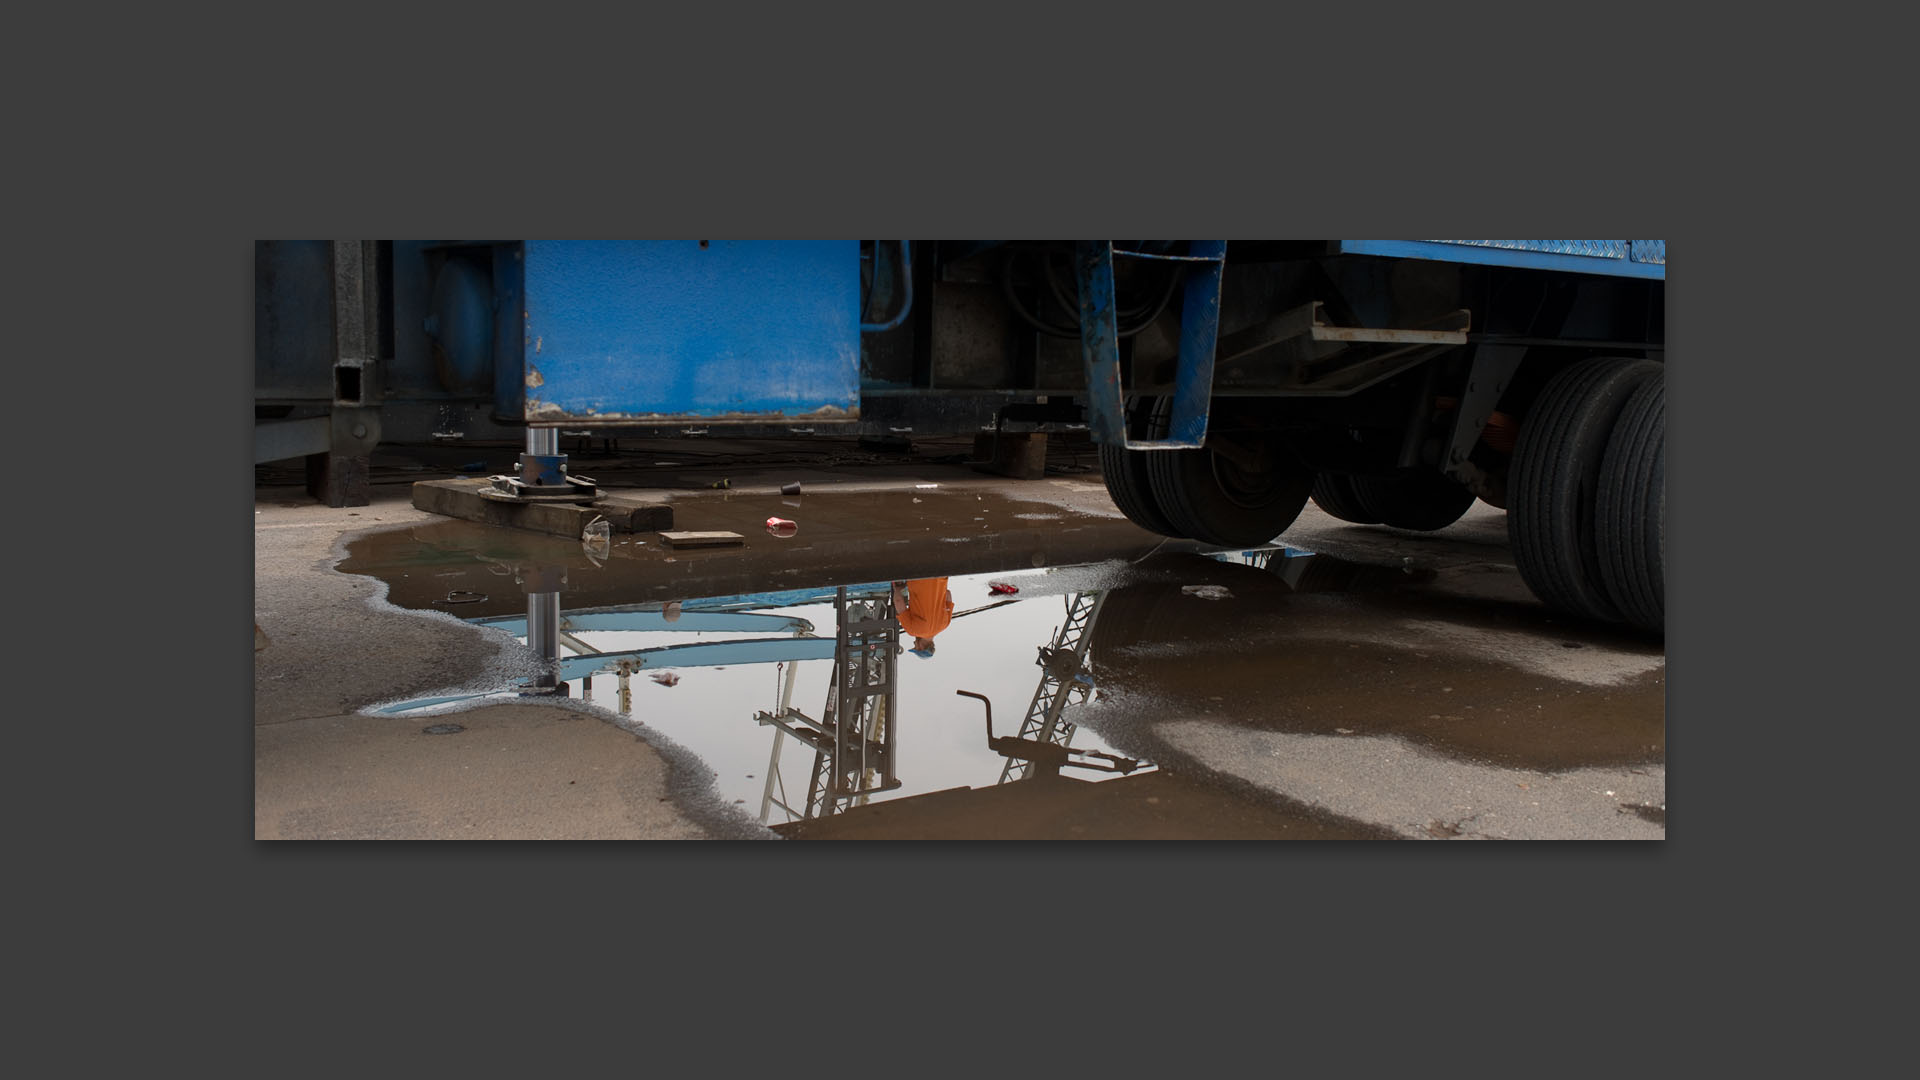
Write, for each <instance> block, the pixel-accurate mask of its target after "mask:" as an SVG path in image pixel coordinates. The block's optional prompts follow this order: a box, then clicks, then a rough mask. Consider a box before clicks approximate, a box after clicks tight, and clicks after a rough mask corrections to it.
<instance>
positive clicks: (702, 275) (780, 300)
mask: <svg viewBox="0 0 1920 1080" xmlns="http://www.w3.org/2000/svg"><path fill="white" fill-rule="evenodd" d="M503 248H504V250H497V251H496V261H495V287H496V290H497V292H496V295H497V297H498V298H499V300H500V301H502V302H501V303H500V304H499V308H498V309H497V310H498V314H499V315H500V316H503V317H504V318H503V319H502V323H505V322H507V321H509V320H512V319H513V317H514V316H516V315H517V316H518V321H519V322H520V324H521V325H520V326H519V327H517V328H512V329H511V330H509V329H508V327H506V326H504V325H499V326H497V334H496V339H495V340H496V351H495V374H496V376H497V381H496V398H497V399H498V402H497V403H498V405H499V407H500V408H501V412H502V413H503V414H505V415H512V416H517V417H518V418H519V419H523V420H525V421H526V422H527V423H529V424H535V425H539V426H566V425H576V424H577V425H580V426H591V425H595V424H620V423H636V422H661V421H689V422H708V423H721V424H724V423H727V422H741V423H766V422H783V421H793V420H804V421H807V422H809V423H830V422H832V421H835V420H856V419H858V418H859V405H860V244H859V241H857V240H769V241H749V240H528V241H524V242H522V243H520V244H515V245H503Z"/></svg>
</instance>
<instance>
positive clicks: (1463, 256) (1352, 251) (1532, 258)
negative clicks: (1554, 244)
mask: <svg viewBox="0 0 1920 1080" xmlns="http://www.w3.org/2000/svg"><path fill="white" fill-rule="evenodd" d="M1645 242H1646V241H1637V242H1636V243H1645ZM1335 243H1336V245H1337V246H1338V249H1339V251H1340V253H1341V254H1343V255H1386V256H1391V257H1394V258H1402V259H1431V260H1433V261H1435V262H1455V263H1474V264H1477V265H1481V266H1512V267H1517V268H1520V269H1528V270H1564V271H1570V272H1572V273H1576V274H1600V275H1604V276H1608V277H1635V278H1649V279H1652V280H1655V281H1665V280H1666V277H1667V266H1666V263H1665V261H1664V259H1665V251H1664V248H1663V249H1662V250H1661V259H1662V260H1663V261H1661V262H1657V263H1651V262H1635V261H1634V260H1632V259H1630V258H1603V257H1598V256H1592V255H1563V254H1559V253H1556V252H1548V251H1519V250H1515V249H1513V248H1493V247H1472V246H1468V245H1465V244H1444V243H1438V242H1435V241H1432V240H1338V241H1335Z"/></svg>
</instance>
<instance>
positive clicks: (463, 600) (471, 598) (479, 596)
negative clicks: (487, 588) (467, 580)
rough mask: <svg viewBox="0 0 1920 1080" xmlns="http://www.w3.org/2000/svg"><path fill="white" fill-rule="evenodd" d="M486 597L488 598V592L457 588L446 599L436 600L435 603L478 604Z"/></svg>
mask: <svg viewBox="0 0 1920 1080" xmlns="http://www.w3.org/2000/svg"><path fill="white" fill-rule="evenodd" d="M486 598H487V594H486V593H481V592H469V591H468V590H466V589H455V590H453V591H452V592H450V593H448V594H447V598H446V599H445V600H435V601H434V603H436V604H477V603H479V602H480V601H482V600H485V599H486Z"/></svg>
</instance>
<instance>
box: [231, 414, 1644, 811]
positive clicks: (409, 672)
mask: <svg viewBox="0 0 1920 1080" xmlns="http://www.w3.org/2000/svg"><path fill="white" fill-rule="evenodd" d="M582 449H583V450H584V449H585V448H584V447H583V448H582ZM696 449H697V450H698V451H699V452H700V453H699V454H696V453H694V452H693V451H694V450H696ZM676 451H677V453H676ZM784 451H785V448H784V447H775V448H773V449H772V451H771V452H769V449H768V448H767V447H765V446H754V445H749V444H741V445H738V446H729V445H728V444H716V443H708V444H703V445H701V446H699V447H687V446H685V445H683V444H653V445H641V446H635V445H634V444H627V445H626V446H624V447H623V448H622V449H621V452H620V453H619V454H614V453H612V452H611V451H610V450H609V452H607V453H605V454H603V455H602V456H601V457H600V459H599V460H597V461H593V462H592V464H594V465H595V466H597V475H596V479H598V480H599V481H600V482H601V484H602V487H603V489H605V490H608V491H610V492H618V493H620V494H631V495H636V496H639V497H643V498H648V499H656V500H660V501H664V502H667V503H668V504H669V505H671V506H673V508H674V512H675V518H676V520H675V528H676V529H679V530H707V531H731V532H735V533H738V534H739V535H740V537H741V542H740V543H739V544H737V545H731V546H728V547H723V548H713V549H698V550H688V549H675V548H672V547H669V546H667V545H665V544H662V543H661V542H660V539H659V537H658V536H657V535H654V534H647V533H638V534H616V535H615V536H614V537H613V538H612V542H611V543H610V544H609V545H608V546H607V547H606V548H595V547H589V546H585V545H582V544H581V543H579V542H577V541H572V540H567V539H562V538H556V537H547V536H539V535H536V534H532V533H525V532H521V531H519V530H508V529H497V528H488V527H484V526H477V525H473V524H470V523H466V522H458V521H453V520H451V519H446V518H441V517H438V516H436V515H431V514H426V513H423V512H421V511H418V510H415V509H414V508H413V507H412V505H411V483H412V481H414V480H416V479H439V478H443V477H446V476H451V475H456V474H457V466H458V465H462V464H470V463H468V462H451V461H450V460H448V459H447V458H446V457H445V456H444V455H442V456H440V457H438V458H435V457H432V456H429V455H426V454H419V455H414V456H408V455H405V454H395V455H393V456H392V458H391V460H389V461H388V462H386V463H385V464H384V465H383V462H382V460H381V459H378V458H377V459H376V470H375V481H376V483H375V490H374V499H373V502H372V504H371V505H369V506H365V507H355V508H347V509H330V508H327V507H324V506H320V505H319V504H317V503H315V502H313V501H312V500H311V499H309V498H308V497H307V496H306V494H305V492H304V491H303V490H302V489H301V488H300V487H299V486H298V485H297V483H288V482H287V477H286V475H285V474H282V473H276V472H275V471H274V470H272V469H271V468H269V469H263V470H260V471H259V474H258V477H257V478H258V479H259V481H260V483H259V486H258V487H257V489H256V507H255V509H256V514H255V609H256V610H255V622H256V625H257V627H258V628H259V635H258V637H257V639H256V653H255V699H254V705H255V725H254V746H255V834H256V836H257V837H258V838H262V839H279V838H285V839H304V838H314V839H319V838H337V839H455V838H476V839H479V838H498V839H510V838H529V839H530V838H548V839H588V838H609V839H768V840H777V839H783V838H784V839H798V840H809V839H842V838H844V839H891V840H916V839H961V840H1008V839H1049V840H1075V839H1082V840H1084V839H1121V840H1126V839H1136V840H1137V839H1198V840H1208V839H1215V840H1217V839H1347V840H1359V839H1662V838H1664V836H1665V831H1666V830H1665V803H1666V799H1665V656H1664V649H1663V644H1662V642H1661V641H1660V640H1659V639H1657V638H1651V639H1650V638H1648V637H1646V636H1644V635H1636V634H1632V633H1628V632H1625V631H1621V630H1619V629H1617V628H1612V627H1606V626H1598V625H1587V624H1582V623H1578V622H1576V621H1572V620H1567V619H1565V618H1562V617H1558V616H1555V615H1553V614H1552V613H1550V612H1547V611H1546V610H1545V609H1544V608H1543V607H1541V606H1540V605H1539V604H1538V603H1537V602H1535V601H1534V600H1533V599H1532V597H1531V596H1530V595H1529V594H1528V593H1527V590H1526V588H1525V586H1524V585H1523V584H1522V583H1521V582H1520V580H1519V577H1518V574H1517V572H1516V571H1515V570H1514V567H1513V561H1512V557H1511V553H1510V551H1509V550H1508V547H1507V542H1506V534H1505V515H1504V514H1503V513H1502V512H1500V511H1498V510H1496V509H1494V508H1491V507H1487V506H1484V505H1477V506H1476V507H1475V508H1474V509H1473V510H1472V511H1470V512H1469V513H1468V515H1467V516H1466V517H1465V518H1463V519H1462V520H1461V521H1460V522H1458V523H1456V524H1455V525H1453V526H1450V527H1448V528H1447V529H1444V530H1441V531H1439V532H1437V533H1433V534H1417V533H1407V532H1402V531H1397V530H1391V529H1386V528H1383V527H1377V526H1375V527H1363V526H1354V525H1350V524H1347V523H1344V522H1340V521H1338V520H1336V519H1333V518H1330V517H1328V516H1326V515H1325V514H1322V513H1321V512H1319V511H1318V509H1317V508H1315V507H1313V506H1312V505H1311V504H1310V505H1309V506H1308V508H1307V510H1306V511H1305V512H1304V513H1303V514H1302V516H1301V518H1300V520H1299V521H1298V522H1296V524H1295V525H1294V526H1293V527H1292V528H1290V529H1289V530H1288V531H1287V533H1286V534H1285V535H1284V536H1282V537H1281V538H1279V539H1278V540H1276V541H1275V543H1274V544H1273V545H1270V546H1268V547H1267V548H1265V549H1264V550H1254V551H1236V552H1219V551H1211V550H1208V549H1205V548H1202V547H1199V546H1198V545H1193V544H1190V543H1186V542H1180V541H1167V540H1164V539H1163V538H1160V537H1157V536H1154V535H1152V534H1149V533H1146V532H1144V531H1142V530H1140V529H1138V528H1136V527H1134V526H1133V525H1132V524H1131V523H1129V522H1127V521H1126V520H1125V519H1124V518H1122V517H1120V516H1119V515H1118V513H1117V511H1115V510H1114V509H1113V507H1112V504H1111V502H1110V501H1109V500H1108V499H1107V496H1106V493H1105V489H1104V486H1103V485H1102V484H1101V482H1100V479H1099V476H1098V474H1097V472H1094V471H1093V470H1092V468H1090V462H1091V456H1090V455H1087V454H1083V453H1078V452H1072V451H1065V452H1056V453H1055V454H1054V455H1053V462H1054V466H1055V467H1054V468H1053V469H1051V470H1050V472H1049V475H1048V476H1047V477H1045V478H1043V479H1037V480H1012V479H1008V478H1005V477H998V476H993V475H989V474H986V473H982V472H979V471H977V470H974V469H972V468H969V467H967V465H966V464H965V463H964V461H961V460H956V457H964V454H959V455H956V454H952V453H948V454H940V453H937V452H925V451H923V452H921V453H918V454H911V455H894V456H887V455H879V454H871V453H862V452H860V451H859V450H858V449H857V448H851V447H845V446H843V447H840V448H839V449H838V450H837V451H830V452H814V451H808V452H805V453H792V454H787V456H786V457H785V458H784V459H783V458H782V457H781V454H782V453H783V452H784ZM512 453H513V451H511V450H498V451H496V452H495V454H496V456H504V457H505V458H506V459H508V460H510V459H511V456H512ZM669 454H671V455H672V456H666V455H669ZM469 456H471V455H469ZM589 460H590V456H589V455H588V454H586V453H582V454H581V455H580V460H579V461H578V462H577V464H576V471H578V472H588V471H589V469H588V468H587V464H588V461H589ZM493 467H494V468H503V467H504V466H503V465H502V464H499V463H496V464H495V465H494V466H493ZM723 482H724V486H715V485H716V484H721V483H723ZM793 483H799V484H801V485H802V492H803V494H801V495H799V496H797V497H796V496H783V495H782V494H781V493H780V492H781V488H782V486H783V485H790V484H793ZM769 516H778V517H782V518H786V519H789V520H792V521H794V522H796V523H797V524H798V529H797V531H796V532H795V533H794V534H793V535H791V536H779V535H774V534H772V533H770V532H769V531H768V530H767V529H766V527H765V520H766V518H768V517H769ZM920 577H945V578H947V579H948V582H949V587H950V588H951V590H952V592H953V595H954V600H955V607H956V609H957V610H959V611H961V612H963V613H964V614H963V615H962V617H961V618H959V619H956V621H955V623H954V624H953V625H952V626H951V627H950V628H949V629H948V630H947V631H945V632H943V634H942V635H941V636H940V641H939V649H938V651H937V652H936V655H935V656H933V657H932V658H926V659H923V658H919V657H915V656H912V655H906V656H902V657H900V658H899V662H898V665H899V666H898V684H899V697H898V700H897V709H898V712H897V715H896V716H895V717H893V718H892V720H893V722H894V729H893V731H892V732H891V737H893V738H894V739H895V740H896V744H895V745H896V749H895V762H894V767H895V771H896V773H897V774H898V775H897V781H898V786H896V787H893V788H891V789H889V790H885V791H876V792H874V793H873V794H872V795H871V796H869V797H866V798H859V799H853V800H849V801H848V802H846V803H844V804H835V805H834V806H833V811H834V812H832V813H828V814H820V813H818V812H817V811H818V810H819V807H820V803H819V802H818V801H811V802H810V801H809V800H808V799H807V797H806V795H805V792H806V790H807V788H808V781H809V780H810V779H811V777H812V767H811V766H812V760H813V759H812V753H811V751H810V750H808V749H806V748H804V747H801V746H800V745H799V744H798V743H797V741H796V740H794V739H791V738H786V737H783V736H779V735H777V734H776V730H775V729H774V728H773V727H771V726H769V725H767V724H764V723H760V722H756V719H755V714H756V713H760V712H763V711H777V708H778V706H777V702H778V700H779V691H780V688H781V679H782V677H783V676H784V675H786V674H788V667H789V666H791V667H792V668H793V671H792V675H793V678H794V681H795V690H794V692H793V695H792V701H793V704H794V705H795V706H796V707H797V708H799V709H801V710H802V711H804V712H806V713H808V714H810V715H815V716H817V715H819V714H820V713H821V711H822V710H823V709H824V708H825V707H826V704H827V693H826V677H825V674H824V670H825V669H826V668H827V667H829V666H830V662H829V661H825V660H817V659H787V660H781V659H779V656H781V655H785V654H783V653H781V651H780V650H781V649H783V648H786V647H787V646H788V644H790V642H789V643H784V644H783V643H773V642H762V643H759V644H755V643H753V642H747V643H744V644H743V643H741V641H740V639H741V638H743V637H751V636H753V635H752V634H749V633H745V632H716V631H708V630H703V629H700V628H699V627H700V626H705V625H712V624H707V623H702V622H701V619H702V618H706V617H707V616H706V615H705V614H704V612H705V611H706V610H707V609H713V610H719V609H720V608H721V607H724V606H728V604H729V602H731V606H732V607H734V608H738V607H740V606H742V605H743V604H746V603H747V602H748V600H750V599H755V598H757V605H758V606H756V607H755V608H754V610H756V611H760V612H767V613H777V614H783V615H786V616H788V617H791V618H793V619H802V620H804V621H806V622H807V623H809V624H811V625H812V627H813V628H814V629H813V632H814V633H815V634H825V635H831V634H832V632H833V608H832V604H831V600H830V595H831V592H832V591H833V590H835V589H837V588H840V587H848V588H850V589H851V591H852V592H853V594H854V595H855V596H858V595H860V594H861V590H862V589H863V588H871V587H874V586H884V584H885V583H886V582H888V581H892V580H902V579H908V578H920ZM556 585H557V587H558V589H559V607H560V611H561V615H562V617H563V618H564V617H566V616H568V615H569V614H576V615H577V614H580V613H588V612H638V613H640V616H641V617H642V621H641V622H639V623H636V625H637V626H642V627H644V628H645V629H642V630H635V631H633V632H631V633H625V634H624V636H623V633H617V632H606V633H600V632H597V631H584V630H583V631H580V632H579V633H577V634H574V635H573V636H572V638H571V640H569V641H568V642H567V644H568V648H569V650H570V652H581V653H585V652H591V651H593V650H603V651H615V650H620V649H643V650H649V652H648V653H647V657H646V660H645V662H646V663H647V664H649V665H654V666H652V667H650V668H649V669H648V670H646V671H639V670H636V671H635V672H634V673H633V675H632V676H631V677H629V678H625V679H622V678H620V677H618V676H616V675H614V674H611V673H609V672H605V671H603V672H601V673H598V674H594V675H591V676H588V677H585V678H581V679H577V680H573V681H572V682H570V683H569V695H568V696H567V697H564V698H556V697H552V696H546V695H541V696H531V695H527V694H525V693H523V692H522V690H523V688H522V686H521V682H522V681H523V680H526V679H529V678H532V677H534V675H535V674H536V673H537V668H536V666H535V665H534V664H533V663H532V656H531V654H530V652H529V651H528V650H527V649H526V648H525V646H524V645H522V644H521V643H520V641H519V640H516V638H515V636H514V635H513V634H512V633H510V632H508V631H507V630H501V629H488V628H484V627H481V626H477V625H475V624H474V623H473V622H471V621H469V620H473V619H480V618H495V619H500V618H507V619H511V618H513V617H515V616H516V615H518V616H524V615H525V614H526V612H527V603H528V598H529V595H530V593H532V592H533V591H535V590H545V589H549V588H554V587H556ZM995 586H1002V587H1006V586H1011V587H1012V588H1013V590H1014V591H1012V592H1005V591H999V590H996V589H995V588H994V587H995ZM823 597H828V599H823ZM1093 597H1101V598H1102V599H1101V600H1100V603H1099V608H1098V617H1097V618H1096V619H1095V620H1094V621H1093V622H1092V624H1091V626H1090V627H1089V628H1087V629H1086V630H1085V633H1084V637H1085V638H1086V648H1085V653H1084V661H1083V666H1082V667H1081V668H1080V669H1079V671H1080V673H1081V674H1082V675H1083V676H1084V678H1083V679H1082V680H1081V682H1082V683H1083V684H1084V686H1085V691H1084V692H1083V693H1078V694H1075V695H1072V696H1069V697H1068V699H1067V700H1068V702H1069V704H1067V705H1066V707H1065V708H1064V709H1063V710H1062V711H1061V712H1060V714H1059V721H1058V725H1064V726H1063V727H1062V726H1057V727H1056V730H1057V731H1062V732H1063V733H1064V735H1065V739H1064V741H1065V742H1067V743H1068V744H1070V745H1071V746H1072V747H1073V748H1074V749H1075V750H1076V751H1080V752H1082V753H1080V754H1079V755H1078V760H1077V763H1076V764H1074V765H1070V766H1069V767H1066V768H1063V769H1061V770H1060V772H1059V775H1058V776H1054V775H1048V774H1045V773H1044V772H1041V771H1038V770H1033V769H1031V768H1030V767H1027V766H1026V764H1025V763H1024V762H1021V761H1018V760H1016V761H1015V762H1014V763H1013V765H1012V767H1011V768H1010V767H1009V761H1008V759H1007V758H1006V757H1004V756H1002V755H1001V754H998V753H995V752H994V751H993V749H991V748H990V747H989V746H988V745H987V743H988V731H987V728H986V724H985V722H984V717H983V715H982V710H981V707H980V705H979V704H978V703H977V701H976V700H973V699H967V698H962V697H959V696H958V695H957V694H956V691H962V690H964V691H967V692H969V693H977V694H982V695H984V696H985V697H986V698H988V699H989V700H990V701H991V703H992V706H993V710H994V711H993V720H994V728H995V730H994V732H993V733H994V734H995V735H1000V736H1007V735H1013V734H1015V733H1016V732H1017V731H1018V730H1019V729H1020V727H1021V722H1022V719H1023V717H1024V716H1025V715H1026V714H1027V713H1028V712H1029V711H1030V706H1031V705H1032V703H1033V702H1035V701H1038V700H1040V699H1041V696H1042V691H1043V690H1046V689H1048V688H1049V687H1051V686H1057V685H1058V682H1057V681H1056V682H1053V683H1049V682H1048V679H1047V672H1048V669H1047V666H1046V660H1047V653H1046V652H1045V651H1043V650H1045V649H1047V648H1048V647H1049V646H1051V645H1053V644H1055V642H1056V635H1057V634H1058V633H1059V631H1060V628H1061V626H1062V624H1063V623H1064V622H1065V621H1066V618H1067V615H1068V613H1069V612H1070V611H1071V610H1073V605H1074V603H1075V600H1076V598H1089V600H1088V602H1090V598H1093ZM742 598H747V599H742ZM669 602H672V603H674V604H676V605H678V606H679V608H680V609H683V610H684V611H687V612H694V613H701V614H700V615H699V617H698V618H694V619H689V620H687V621H686V624H685V625H679V624H677V623H676V624H662V623H661V622H659V621H658V615H657V613H658V612H659V611H660V610H661V609H662V608H663V607H664V606H665V605H667V604H668V603H669ZM646 619H652V620H653V621H645V620H646ZM511 629H512V628H511V627H509V630H511ZM520 632H521V633H524V630H522V631H520ZM726 642H731V643H732V644H729V645H728V646H727V647H726V648H725V649H723V650H721V651H720V652H718V653H716V654H715V655H714V657H710V658H707V659H705V660H703V662H701V663H698V664H689V665H684V666H673V665H672V661H671V659H670V658H671V655H672V653H671V651H670V650H669V651H667V652H658V653H656V652H652V651H650V650H652V649H654V648H656V647H658V646H662V645H668V646H681V645H686V644H694V643H699V644H714V643H726ZM688 655H691V654H688ZM796 655H797V654H796ZM722 661H724V662H722ZM662 665H665V666H662ZM623 682H624V683H625V684H626V685H625V687H624V693H623V692H622V689H623V688H622V687H621V685H620V684H621V683H623ZM435 696H438V697H447V698H457V699H459V700H455V701H451V702H448V703H446V704H443V705H440V706H438V707H435V708H427V709H420V710H414V711H397V707H398V706H401V705H403V704H404V703H405V702H409V701H419V700H421V699H425V698H428V697H435ZM382 709H387V710H396V711H388V712H381V711H379V710H382ZM1116 760H1118V761H1122V762H1125V763H1127V765H1128V768H1127V769H1126V770H1125V771H1117V770H1115V769H1113V767H1112V765H1113V762H1114V761H1116ZM809 808H811V809H812V810H813V811H815V812H814V813H812V814H811V815H810V816H802V815H806V814H807V811H808V810H809Z"/></svg>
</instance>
